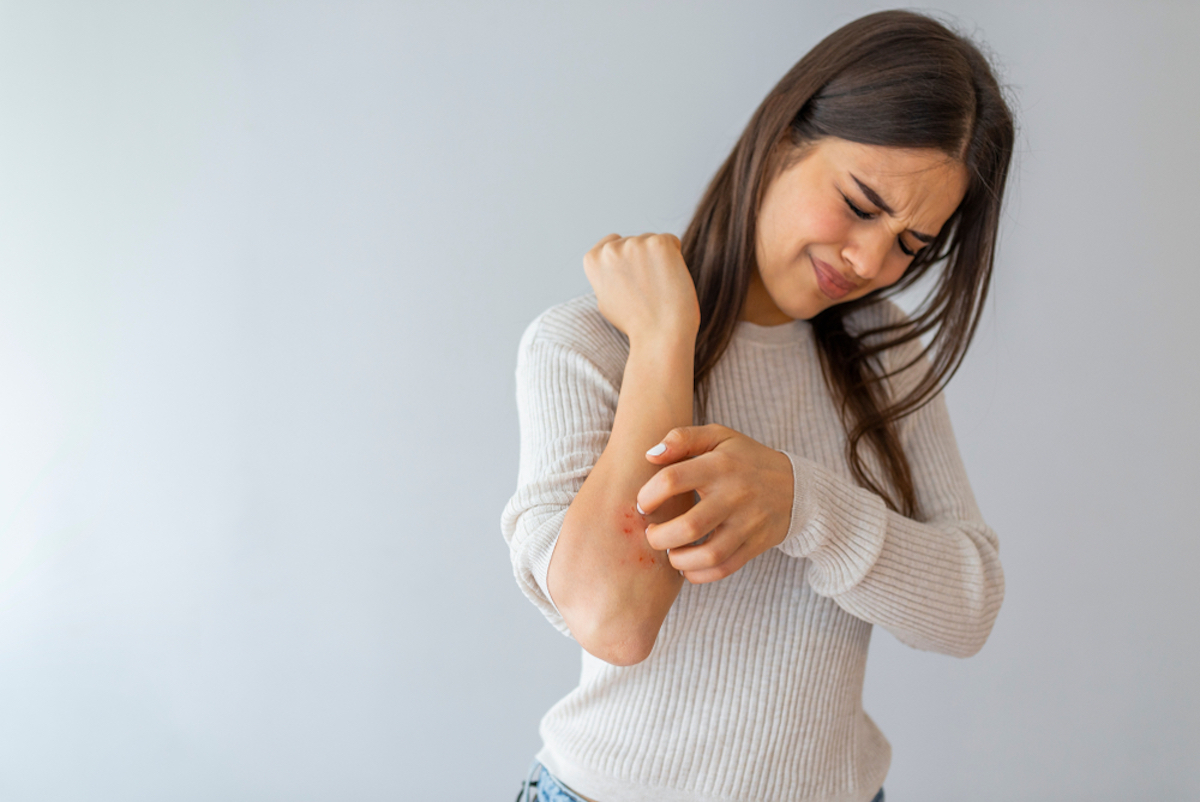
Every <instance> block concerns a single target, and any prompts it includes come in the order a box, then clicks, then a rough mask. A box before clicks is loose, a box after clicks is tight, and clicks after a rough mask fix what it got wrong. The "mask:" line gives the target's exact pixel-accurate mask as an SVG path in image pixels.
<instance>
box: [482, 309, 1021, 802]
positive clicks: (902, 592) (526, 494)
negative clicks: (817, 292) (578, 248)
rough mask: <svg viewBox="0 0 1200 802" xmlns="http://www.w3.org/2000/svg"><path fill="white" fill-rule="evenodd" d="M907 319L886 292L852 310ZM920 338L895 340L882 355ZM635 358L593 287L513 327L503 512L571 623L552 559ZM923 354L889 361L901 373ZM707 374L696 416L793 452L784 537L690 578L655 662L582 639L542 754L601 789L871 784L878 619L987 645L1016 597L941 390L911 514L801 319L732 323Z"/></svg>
mask: <svg viewBox="0 0 1200 802" xmlns="http://www.w3.org/2000/svg"><path fill="white" fill-rule="evenodd" d="M901 318H902V313H901V312H900V311H899V309H898V308H897V307H896V306H895V305H893V304H891V303H883V304H880V305H877V306H875V307H872V308H871V309H868V310H863V311H860V312H858V313H856V316H855V318H853V319H851V320H850V321H849V323H850V325H851V327H852V328H854V329H855V330H862V329H863V328H866V327H869V326H871V325H877V324H879V323H881V322H890V321H893V320H896V319H901ZM919 348H920V346H919V344H918V343H915V342H914V343H912V344H910V347H909V348H908V349H907V352H906V353H902V354H898V353H895V351H902V350H905V349H893V351H892V352H888V353H887V354H885V357H887V358H886V360H885V363H886V364H887V365H889V366H894V365H902V364H904V363H905V362H907V361H908V360H910V359H911V358H912V356H913V355H914V353H915V350H919ZM914 349H915V350H914ZM627 355H628V341H627V340H626V339H625V337H624V336H623V335H622V334H621V333H620V332H619V331H617V330H616V329H615V328H614V327H613V326H611V325H610V324H609V323H608V322H607V321H606V320H605V319H604V318H603V317H602V316H601V315H600V313H599V311H598V310H597V307H596V299H595V297H594V296H584V297H582V298H577V299H575V300H572V301H569V302H567V303H564V304H560V305H559V306H556V307H553V308H552V309H550V310H548V311H547V312H545V313H543V314H542V315H541V316H539V317H538V318H537V319H536V320H535V321H534V322H533V323H532V324H531V325H530V326H529V328H528V329H527V330H526V332H525V335H524V337H522V339H521V345H520V350H519V354H518V358H517V406H518V411H519V414H520V423H521V460H520V472H519V476H518V480H517V491H516V494H515V495H514V496H513V497H512V499H511V500H510V501H509V503H508V505H507V506H506V508H505V510H504V513H503V516H502V522H501V526H502V529H503V532H504V536H505V539H506V540H507V541H508V543H509V546H510V549H511V553H512V563H513V569H514V572H515V574H516V578H517V583H518V585H520V587H521V590H522V591H524V592H525V594H526V595H527V596H528V597H529V598H530V599H531V600H532V601H533V603H534V604H535V605H537V607H538V608H539V609H540V610H541V611H542V612H543V613H544V614H545V616H546V617H547V618H548V619H549V620H550V622H551V623H553V624H554V625H555V626H556V627H558V628H559V629H560V630H561V631H563V632H564V633H566V634H568V635H569V634H570V633H569V632H568V630H567V628H566V625H565V624H564V622H563V619H562V617H561V616H560V615H559V613H558V611H557V610H556V609H555V607H554V604H553V602H552V600H551V599H550V594H549V593H548V591H547V589H546V575H547V570H548V568H549V565H550V556H551V554H552V552H553V551H554V544H555V541H556V538H557V537H558V533H559V529H560V527H561V525H562V521H563V517H564V515H565V514H566V511H567V507H568V506H569V505H570V503H571V500H572V499H573V498H574V497H575V494H576V493H577V492H578V490H579V488H580V486H581V485H582V484H583V481H584V479H585V478H586V477H587V475H588V472H589V471H590V470H591V467H592V466H593V465H594V464H595V462H596V460H597V459H598V458H599V456H600V454H601V452H602V451H603V449H604V446H605V443H606V442H607V439H608V434H609V432H610V431H611V428H612V423H613V416H614V414H615V410H616V407H617V396H618V393H619V392H620V385H621V377H622V373H623V370H624V364H625V359H626V357H627ZM897 360H901V361H897ZM923 369H924V363H920V364H919V365H918V366H917V367H915V368H913V369H911V370H909V371H907V372H906V373H904V374H901V375H900V376H898V377H896V378H895V379H894V380H893V385H892V392H893V393H900V392H904V391H905V390H906V389H907V388H908V387H910V386H911V385H910V382H912V381H914V380H915V378H916V373H917V372H918V371H920V370H923ZM711 388H712V389H711V392H710V397H709V414H708V419H707V420H706V421H697V422H706V423H707V422H715V423H721V424H723V425H725V426H728V427H730V428H733V429H736V430H737V431H739V432H742V433H743V434H746V435H748V436H749V437H752V438H754V439H755V440H758V441H759V442H761V443H764V444H766V445H768V446H770V447H772V448H775V449H778V450H780V451H782V452H784V453H785V454H787V455H788V457H789V458H790V459H791V461H792V467H793V474H794V478H795V497H794V502H793V508H792V523H791V528H790V530H789V532H788V534H787V538H786V540H785V541H784V542H783V543H782V544H781V545H780V546H779V547H777V548H775V549H771V550H770V551H768V552H766V553H765V554H762V555H760V556H759V557H757V558H756V559H754V560H752V561H750V563H748V564H747V565H746V566H745V567H744V568H742V570H740V571H738V572H737V573H735V574H734V575H732V576H730V577H728V578H726V579H723V580H720V581H717V582H712V583H708V584H704V585H690V584H687V583H685V584H684V586H683V589H682V590H681V591H680V593H679V597H678V598H677V599H676V601H675V604H674V606H673V607H672V608H671V611H670V613H669V614H668V615H667V618H666V621H665V622H664V623H663V626H662V629H661V631H660V632H659V635H658V640H657V641H656V643H655V645H654V649H653V651H652V652H651V654H650V657H649V658H647V659H646V660H645V661H643V662H642V663H639V664H637V665H634V666H629V667H625V668H621V667H617V666H612V665H609V664H607V663H604V662H602V661H601V660H598V659H597V658H594V657H592V656H591V655H589V654H588V653H586V652H584V653H583V670H582V673H581V676H580V680H579V686H578V687H577V688H576V689H575V690H573V691H572V692H571V693H569V694H567V696H566V697H564V698H563V699H562V700H561V701H559V702H558V703H557V704H556V705H554V707H552V708H551V709H550V711H549V712H548V713H546V715H545V717H544V718H543V719H542V725H541V735H542V739H543V741H544V747H543V749H542V751H541V752H540V753H539V754H538V758H539V759H540V760H541V761H542V762H543V763H544V764H545V765H546V767H547V768H549V769H550V771H551V772H553V773H554V774H555V775H557V776H558V777H559V778H560V779H561V780H562V781H563V782H565V783H566V784H567V785H568V786H570V787H571V788H573V789H574V790H576V791H577V792H579V793H581V794H583V795H585V796H587V797H589V798H591V799H594V800H598V801H599V802H636V801H638V800H656V802H673V801H675V800H678V802H684V800H687V801H688V802H692V801H693V800H695V801H697V802H699V801H701V800H703V801H704V802H709V801H710V800H711V801H712V802H716V800H722V801H723V802H728V801H731V800H738V802H785V800H786V801H787V802H795V801H796V800H824V801H825V802H834V800H837V802H851V801H852V800H854V801H862V802H865V801H866V800H870V799H871V797H872V796H873V795H874V794H875V793H876V791H878V789H879V787H880V785H881V784H882V783H883V779H884V775H885V774H886V773H887V769H888V763H889V760H890V756H891V748H890V746H889V745H888V742H887V740H886V739H885V738H884V737H883V735H882V734H881V733H880V731H879V730H878V728H876V726H875V724H874V723H873V722H872V721H871V719H870V718H869V717H868V716H867V714H866V713H865V712H864V711H863V708H862V686H863V673H864V669H865V667H866V661H867V646H868V643H869V642H870V638H871V627H872V625H873V624H879V625H880V626H882V627H884V628H886V629H887V630H888V631H890V632H891V633H892V634H894V635H895V636H896V637H897V638H899V639H900V640H901V641H903V642H904V643H906V644H909V645H911V646H914V647H916V648H919V649H930V650H934V651H939V652H944V653H946V654H952V655H958V656H968V655H971V654H974V653H975V652H976V651H978V650H979V648H980V647H981V646H982V645H983V642H984V640H985V639H986V638H987V636H988V633H989V632H990V630H991V628H992V623H993V621H994V620H995V618H996V614H997V613H998V611H999V609H1000V602H1001V599H1002V597H1003V595H1004V578H1003V574H1002V572H1001V569H1000V562H999V559H998V557H997V543H996V536H995V533H993V532H992V530H991V529H989V528H988V526H987V524H985V523H984V522H983V519H982V518H981V517H980V513H979V510H978V508H977V507H976V504H975V500H974V497H973V496H972V493H971V488H970V486H969V485H968V483H967V477H966V473H965V472H964V469H963V465H962V460H961V458H960V457H959V454H958V449H957V447H956V445H955V442H954V434H953V432H952V430H951V428H950V419H949V417H948V415H947V413H946V406H945V402H944V400H943V398H942V396H940V395H939V396H937V397H935V398H934V399H933V400H932V401H931V402H930V403H929V404H927V405H926V406H925V407H923V408H922V409H920V410H918V411H917V412H916V413H914V414H913V415H911V416H909V417H908V418H906V419H904V420H903V421H902V422H901V424H900V434H901V437H902V441H903V443H904V448H905V452H906V454H907V455H908V458H909V460H910V462H911V465H912V471H913V479H914V482H915V484H916V492H917V498H918V504H919V507H920V515H919V520H912V519H909V518H905V517H903V516H901V515H898V514H897V513H895V512H892V511H891V510H889V509H888V508H887V507H886V506H885V504H884V503H883V500H882V499H880V498H879V497H878V496H877V495H874V494H873V493H870V492H868V491H866V490H864V489H863V488H861V487H859V486H858V485H856V484H855V482H854V481H853V479H852V478H851V474H850V470H849V467H848V465H847V463H846V459H845V442H846V438H845V433H844V430H843V427H842V424H841V421H840V419H839V416H838V413H837V410H836V408H835V405H834V403H833V401H832V399H831V396H830V393H829V391H828V389H827V386H826V384H825V380H824V377H823V375H822V372H821V365H820V362H819V357H818V355H817V352H816V347H815V343H814V340H813V336H812V327H811V326H810V324H808V323H807V322H806V321H794V322H793V323H790V324H786V325H783V326H774V327H764V326H757V325H754V324H752V323H746V322H740V323H738V324H737V331H736V333H735V334H734V338H733V342H732V344H731V345H730V347H729V350H728V351H726V353H725V354H724V356H723V357H722V359H721V361H720V362H719V363H718V364H717V366H716V368H715V369H714V371H713V374H712V384H711ZM868 464H869V465H871V466H873V467H875V466H876V463H875V462H874V461H873V460H872V459H870V457H868ZM876 475H882V474H879V473H877V474H876Z"/></svg>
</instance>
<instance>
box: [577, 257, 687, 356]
mask: <svg viewBox="0 0 1200 802" xmlns="http://www.w3.org/2000/svg"><path fill="white" fill-rule="evenodd" d="M583 269H584V272H585V273H586V274H587V277H588V281H589V282H591V285H592V290H593V291H594V292H595V293H596V299H597V300H598V302H599V305H600V314H602V315H604V318H605V319H606V320H607V321H608V322H609V323H612V324H613V325H614V326H616V327H617V328H618V329H619V330H620V331H621V332H622V333H624V334H625V336H626V337H628V338H629V340H630V342H633V341H635V340H637V341H643V340H653V339H656V338H661V337H678V336H684V337H690V338H692V339H693V340H694V339H695V337H696V332H697V331H699V329H700V303H699V302H698V301H697V300H696V286H695V284H694V283H693V282H692V276H691V274H690V273H689V272H688V269H687V265H686V264H684V262H683V254H682V252H681V251H680V246H679V238H678V237H676V236H675V235H673V234H642V235H641V236H637V237H620V236H618V235H616V234H609V235H608V236H607V237H605V238H604V239H602V240H600V241H599V242H597V243H596V245H595V246H594V247H593V248H592V249H591V250H590V251H588V252H587V255H586V256H584V257H583Z"/></svg>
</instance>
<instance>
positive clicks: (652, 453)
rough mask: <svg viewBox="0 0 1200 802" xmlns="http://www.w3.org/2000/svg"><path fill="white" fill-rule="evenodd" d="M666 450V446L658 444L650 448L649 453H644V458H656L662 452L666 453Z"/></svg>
mask: <svg viewBox="0 0 1200 802" xmlns="http://www.w3.org/2000/svg"><path fill="white" fill-rule="evenodd" d="M666 450H667V446H666V444H665V443H659V444H658V445H656V446H655V447H654V448H652V449H650V450H649V451H647V452H646V456H647V457H657V456H658V455H659V454H661V453H663V452H664V451H666Z"/></svg>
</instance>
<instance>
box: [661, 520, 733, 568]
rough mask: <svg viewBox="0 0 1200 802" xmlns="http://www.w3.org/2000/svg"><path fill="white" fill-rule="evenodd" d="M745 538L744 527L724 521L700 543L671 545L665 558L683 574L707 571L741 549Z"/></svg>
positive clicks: (721, 563)
mask: <svg viewBox="0 0 1200 802" xmlns="http://www.w3.org/2000/svg"><path fill="white" fill-rule="evenodd" d="M745 539H746V538H745V530H744V529H742V528H741V527H737V526H731V525H729V524H728V522H726V523H723V524H721V525H719V526H717V528H716V529H714V530H713V531H712V533H711V534H710V535H709V536H708V537H707V538H706V539H705V540H704V542H702V543H697V544H695V545H688V546H678V547H673V548H672V549H671V551H670V552H668V554H667V559H668V560H669V561H670V563H671V565H672V566H674V567H675V568H676V569H678V570H680V571H682V572H684V573H685V574H686V573H689V572H696V571H707V570H710V569H712V568H716V567H717V566H719V565H723V564H724V563H725V562H727V561H728V560H729V559H730V558H732V557H733V555H734V554H736V553H737V552H738V551H739V550H740V549H741V547H742V542H743V541H744V540H745Z"/></svg>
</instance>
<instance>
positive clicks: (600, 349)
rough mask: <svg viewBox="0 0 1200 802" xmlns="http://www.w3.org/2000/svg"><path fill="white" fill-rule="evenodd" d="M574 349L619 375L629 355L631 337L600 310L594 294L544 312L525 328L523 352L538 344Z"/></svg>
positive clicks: (567, 349) (573, 350)
mask: <svg viewBox="0 0 1200 802" xmlns="http://www.w3.org/2000/svg"><path fill="white" fill-rule="evenodd" d="M546 345H548V346H551V347H558V348H562V349H564V350H566V351H570V352H573V353H575V354H578V355H579V356H581V357H583V358H584V359H586V360H588V361H589V362H592V363H593V364H595V365H596V367H598V368H600V369H601V371H603V372H604V373H606V374H610V375H612V376H614V377H619V376H620V375H621V372H622V371H623V370H624V368H625V361H626V360H627V359H628V358H629V340H628V338H627V337H626V336H625V335H624V334H622V333H621V332H620V330H618V329H617V327H616V326H614V325H612V324H611V323H609V322H608V321H607V320H606V319H605V318H604V315H602V314H600V307H599V305H598V304H597V302H596V296H595V295H594V294H588V295H581V296H579V297H578V298H572V299H571V300H569V301H564V302H563V303H560V304H555V305H554V306H552V307H550V308H549V309H547V310H546V311H544V312H542V313H541V314H540V315H538V316H537V317H536V318H534V319H533V322H532V323H530V324H529V326H528V327H527V328H526V329H525V334H524V335H523V336H522V337H521V347H520V351H521V353H526V352H528V351H530V350H532V349H533V348H536V347H538V346H546Z"/></svg>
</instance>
